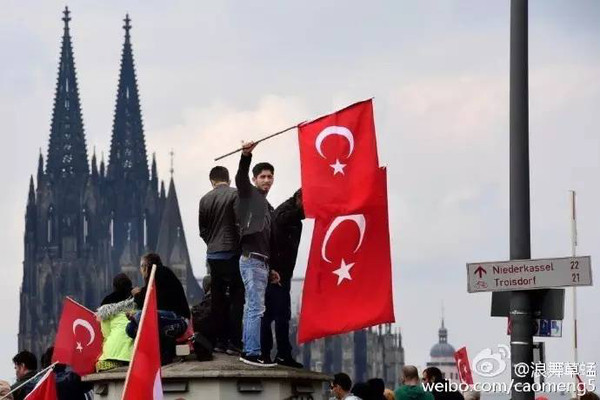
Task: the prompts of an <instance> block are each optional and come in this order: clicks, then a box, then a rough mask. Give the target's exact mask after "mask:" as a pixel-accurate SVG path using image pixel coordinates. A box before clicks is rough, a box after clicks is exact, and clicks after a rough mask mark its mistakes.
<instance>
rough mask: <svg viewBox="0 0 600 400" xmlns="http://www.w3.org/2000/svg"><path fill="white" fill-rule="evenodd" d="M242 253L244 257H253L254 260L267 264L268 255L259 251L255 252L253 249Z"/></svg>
mask: <svg viewBox="0 0 600 400" xmlns="http://www.w3.org/2000/svg"><path fill="white" fill-rule="evenodd" d="M242 255H243V256H244V257H247V258H253V259H255V260H258V261H262V262H264V263H265V264H267V263H268V262H269V257H267V256H265V255H263V254H260V253H255V252H253V251H251V252H244V253H242Z"/></svg>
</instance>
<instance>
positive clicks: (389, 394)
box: [383, 388, 396, 400]
mask: <svg viewBox="0 0 600 400" xmlns="http://www.w3.org/2000/svg"><path fill="white" fill-rule="evenodd" d="M383 397H385V400H396V398H395V397H394V391H393V390H392V389H387V388H386V389H385V390H384V391H383Z"/></svg>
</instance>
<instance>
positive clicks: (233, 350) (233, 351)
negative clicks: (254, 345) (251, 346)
mask: <svg viewBox="0 0 600 400" xmlns="http://www.w3.org/2000/svg"><path fill="white" fill-rule="evenodd" d="M225 353H227V354H229V355H230V356H239V355H241V354H242V350H241V349H239V348H238V347H236V346H234V345H232V344H231V343H229V344H228V345H227V350H225Z"/></svg>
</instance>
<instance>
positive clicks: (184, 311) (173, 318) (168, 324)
mask: <svg viewBox="0 0 600 400" xmlns="http://www.w3.org/2000/svg"><path fill="white" fill-rule="evenodd" d="M153 265H155V266H156V272H155V273H154V283H155V287H156V307H157V308H158V325H159V327H160V340H161V360H162V363H163V364H167V363H169V362H171V360H172V359H173V357H174V355H175V339H177V338H178V337H179V336H181V335H182V334H183V333H184V332H185V331H186V329H187V325H188V321H189V319H190V307H189V305H188V302H187V298H186V297H185V291H184V290H183V286H182V285H181V282H180V281H179V279H178V278H177V276H175V273H174V272H173V271H171V269H169V268H168V267H166V266H164V265H163V264H162V261H161V259H160V256H159V255H158V254H156V253H147V254H145V255H143V256H142V259H141V262H140V272H141V274H142V277H143V278H144V282H146V286H144V287H143V288H141V289H140V288H134V289H133V290H132V294H133V297H134V301H135V304H136V306H137V308H139V309H140V310H141V309H142V308H143V306H144V300H145V298H146V291H147V289H148V281H149V280H150V273H151V272H152V266H153ZM140 318H141V311H138V312H136V313H135V315H133V316H131V318H130V322H129V324H127V328H126V331H127V334H128V335H129V337H131V338H135V336H136V334H137V330H138V326H139V322H140Z"/></svg>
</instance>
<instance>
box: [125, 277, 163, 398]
mask: <svg viewBox="0 0 600 400" xmlns="http://www.w3.org/2000/svg"><path fill="white" fill-rule="evenodd" d="M154 270H155V269H153V270H152V274H151V276H150V281H149V283H148V291H147V292H146V299H145V301H144V308H143V309H142V317H141V318H140V326H139V329H138V333H137V336H136V338H135V344H134V351H133V358H132V360H131V364H130V365H129V370H128V371H127V379H126V381H125V388H124V389H123V397H122V399H123V400H138V399H148V400H158V399H162V398H163V392H162V383H161V374H160V342H159V339H158V309H157V307H156V286H155V284H154Z"/></svg>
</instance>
